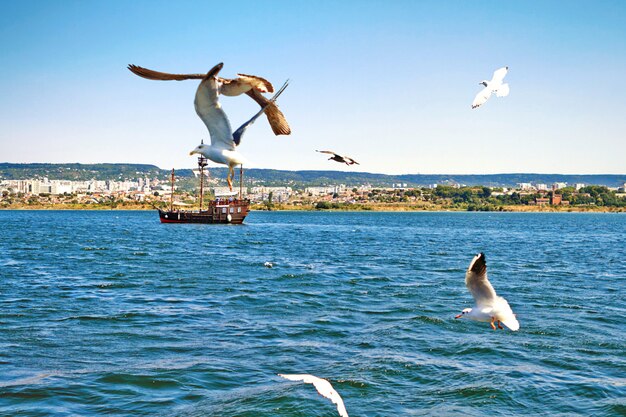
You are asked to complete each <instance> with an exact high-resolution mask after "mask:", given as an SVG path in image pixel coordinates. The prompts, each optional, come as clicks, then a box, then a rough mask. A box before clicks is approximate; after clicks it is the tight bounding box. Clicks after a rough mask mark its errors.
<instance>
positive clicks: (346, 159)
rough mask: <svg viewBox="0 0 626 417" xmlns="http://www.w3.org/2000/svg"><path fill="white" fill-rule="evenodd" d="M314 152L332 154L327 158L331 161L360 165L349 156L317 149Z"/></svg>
mask: <svg viewBox="0 0 626 417" xmlns="http://www.w3.org/2000/svg"><path fill="white" fill-rule="evenodd" d="M315 152H319V153H327V154H330V155H332V156H331V157H330V158H328V160H329V161H330V160H331V159H332V160H333V161H337V162H341V163H344V164H346V165H354V164H357V165H361V164H359V163H358V162H357V161H355V160H354V159H352V158H350V157H349V156H341V155H339V154H337V153H335V152H333V151H317V150H316V151H315Z"/></svg>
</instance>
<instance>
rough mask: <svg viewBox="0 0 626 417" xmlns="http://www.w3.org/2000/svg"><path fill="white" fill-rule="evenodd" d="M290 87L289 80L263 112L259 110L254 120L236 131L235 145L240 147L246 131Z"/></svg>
mask: <svg viewBox="0 0 626 417" xmlns="http://www.w3.org/2000/svg"><path fill="white" fill-rule="evenodd" d="M288 85H289V80H287V81H286V82H285V84H283V86H282V87H280V90H278V91H277V92H276V94H274V96H273V97H272V98H271V99H269V101H268V103H267V104H266V105H265V106H264V107H262V108H261V110H259V111H258V112H257V114H255V115H254V116H252V118H251V119H250V120H248V121H247V122H245V123H244V124H242V125H241V127H240V128H239V129H237V130H236V131H235V133H233V140H234V141H235V145H239V143H240V142H241V137H242V136H243V134H244V133H245V131H246V129H247V128H248V127H249V126H250V125H251V124H252V123H254V121H255V120H256V119H258V118H259V116H260V115H262V114H263V113H264V112H265V110H266V109H267V107H268V106H269V105H270V104H272V103H274V102H276V100H277V99H278V96H280V95H281V94H282V93H283V91H285V88H287V86H288Z"/></svg>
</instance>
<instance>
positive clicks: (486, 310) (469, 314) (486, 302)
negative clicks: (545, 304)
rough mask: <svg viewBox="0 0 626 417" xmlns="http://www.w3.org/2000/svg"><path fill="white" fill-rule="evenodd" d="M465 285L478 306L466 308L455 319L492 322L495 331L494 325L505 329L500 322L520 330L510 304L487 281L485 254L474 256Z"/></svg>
mask: <svg viewBox="0 0 626 417" xmlns="http://www.w3.org/2000/svg"><path fill="white" fill-rule="evenodd" d="M465 285H466V286H467V289H468V290H469V291H470V292H471V293H472V296H473V297H474V300H475V301H476V306H475V307H474V308H466V309H465V310H463V311H462V312H461V314H459V315H457V316H455V317H454V318H455V319H460V318H467V319H470V320H474V321H484V322H490V323H491V327H492V328H493V330H496V326H495V324H494V323H496V322H497V323H498V328H499V329H503V327H502V325H501V324H500V322H502V323H504V325H505V326H506V327H508V328H509V329H511V330H513V331H515V330H519V322H518V321H517V318H515V314H513V310H511V307H509V303H507V301H506V300H505V299H504V298H502V297H498V296H497V295H496V290H494V289H493V287H492V286H491V283H490V282H489V280H488V279H487V264H486V263H485V254H483V253H479V254H478V255H476V256H474V259H472V262H471V263H470V266H469V268H468V269H467V272H466V273H465Z"/></svg>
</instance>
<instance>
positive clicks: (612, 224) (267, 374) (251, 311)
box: [0, 211, 626, 417]
mask: <svg viewBox="0 0 626 417" xmlns="http://www.w3.org/2000/svg"><path fill="white" fill-rule="evenodd" d="M0 225H2V227H1V228H0V414H1V415H20V416H22V415H33V416H35V415H59V416H64V415H94V414H100V415H180V416H229V417H230V416H249V417H253V416H254V417H256V416H336V415H337V411H336V408H335V407H334V405H333V404H331V403H330V401H328V400H326V399H324V398H322V397H320V396H318V395H317V393H316V392H315V389H314V388H313V387H312V386H311V385H305V384H299V383H294V382H290V381H287V380H284V379H282V378H279V377H278V376H277V374H278V373H311V374H314V375H317V376H320V377H323V378H327V379H328V380H329V381H331V383H332V384H333V385H334V387H335V388H336V389H337V391H339V393H340V394H341V395H342V396H343V399H344V401H345V404H346V408H347V409H348V412H349V413H350V416H352V417H356V416H421V415H437V416H439V415H451V416H485V415H501V416H515V415H626V336H625V335H626V325H625V321H624V320H626V301H625V299H626V294H625V293H626V291H625V285H626V216H625V215H620V214H574V213H560V214H557V213H372V212H365V213H348V212H335V213H328V212H304V213H300V212H252V213H251V214H250V215H249V217H248V218H247V219H246V224H245V225H243V226H222V225H176V224H160V223H159V222H158V216H157V215H156V212H123V211H122V212H119V211H113V212H93V211H0ZM479 251H482V252H484V253H485V254H486V259H487V264H488V268H489V275H490V279H491V282H492V283H493V285H494V287H495V288H496V291H497V292H498V293H499V294H500V295H502V296H504V297H505V298H507V299H508V301H509V303H510V304H511V307H512V308H513V310H514V311H515V312H516V313H517V316H518V319H519V321H520V323H521V329H520V330H519V331H518V332H512V331H509V330H505V331H497V332H494V331H493V330H491V328H490V327H489V324H488V323H476V322H470V321H464V320H454V315H455V314H458V312H460V310H462V309H463V308H466V307H471V306H472V305H473V300H472V298H471V296H470V294H469V293H468V291H467V290H466V288H465V285H464V274H465V269H466V268H467V266H468V264H469V262H470V260H471V259H472V257H473V256H474V255H475V254H476V253H477V252H479ZM265 262H272V263H273V264H274V267H273V268H266V267H264V263H265Z"/></svg>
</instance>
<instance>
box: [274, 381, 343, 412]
mask: <svg viewBox="0 0 626 417" xmlns="http://www.w3.org/2000/svg"><path fill="white" fill-rule="evenodd" d="M278 376H280V377H283V378H286V379H288V380H290V381H302V382H304V383H306V384H313V386H314V387H315V389H316V390H317V392H319V393H320V395H321V396H322V397H325V398H328V399H329V400H331V401H332V402H333V404H337V411H338V412H339V415H340V416H341V417H348V412H347V411H346V406H345V405H343V400H342V399H341V396H340V395H339V393H338V392H337V391H335V389H334V388H333V386H332V385H330V382H328V381H327V380H325V379H322V378H318V377H316V376H313V375H308V374H278Z"/></svg>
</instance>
